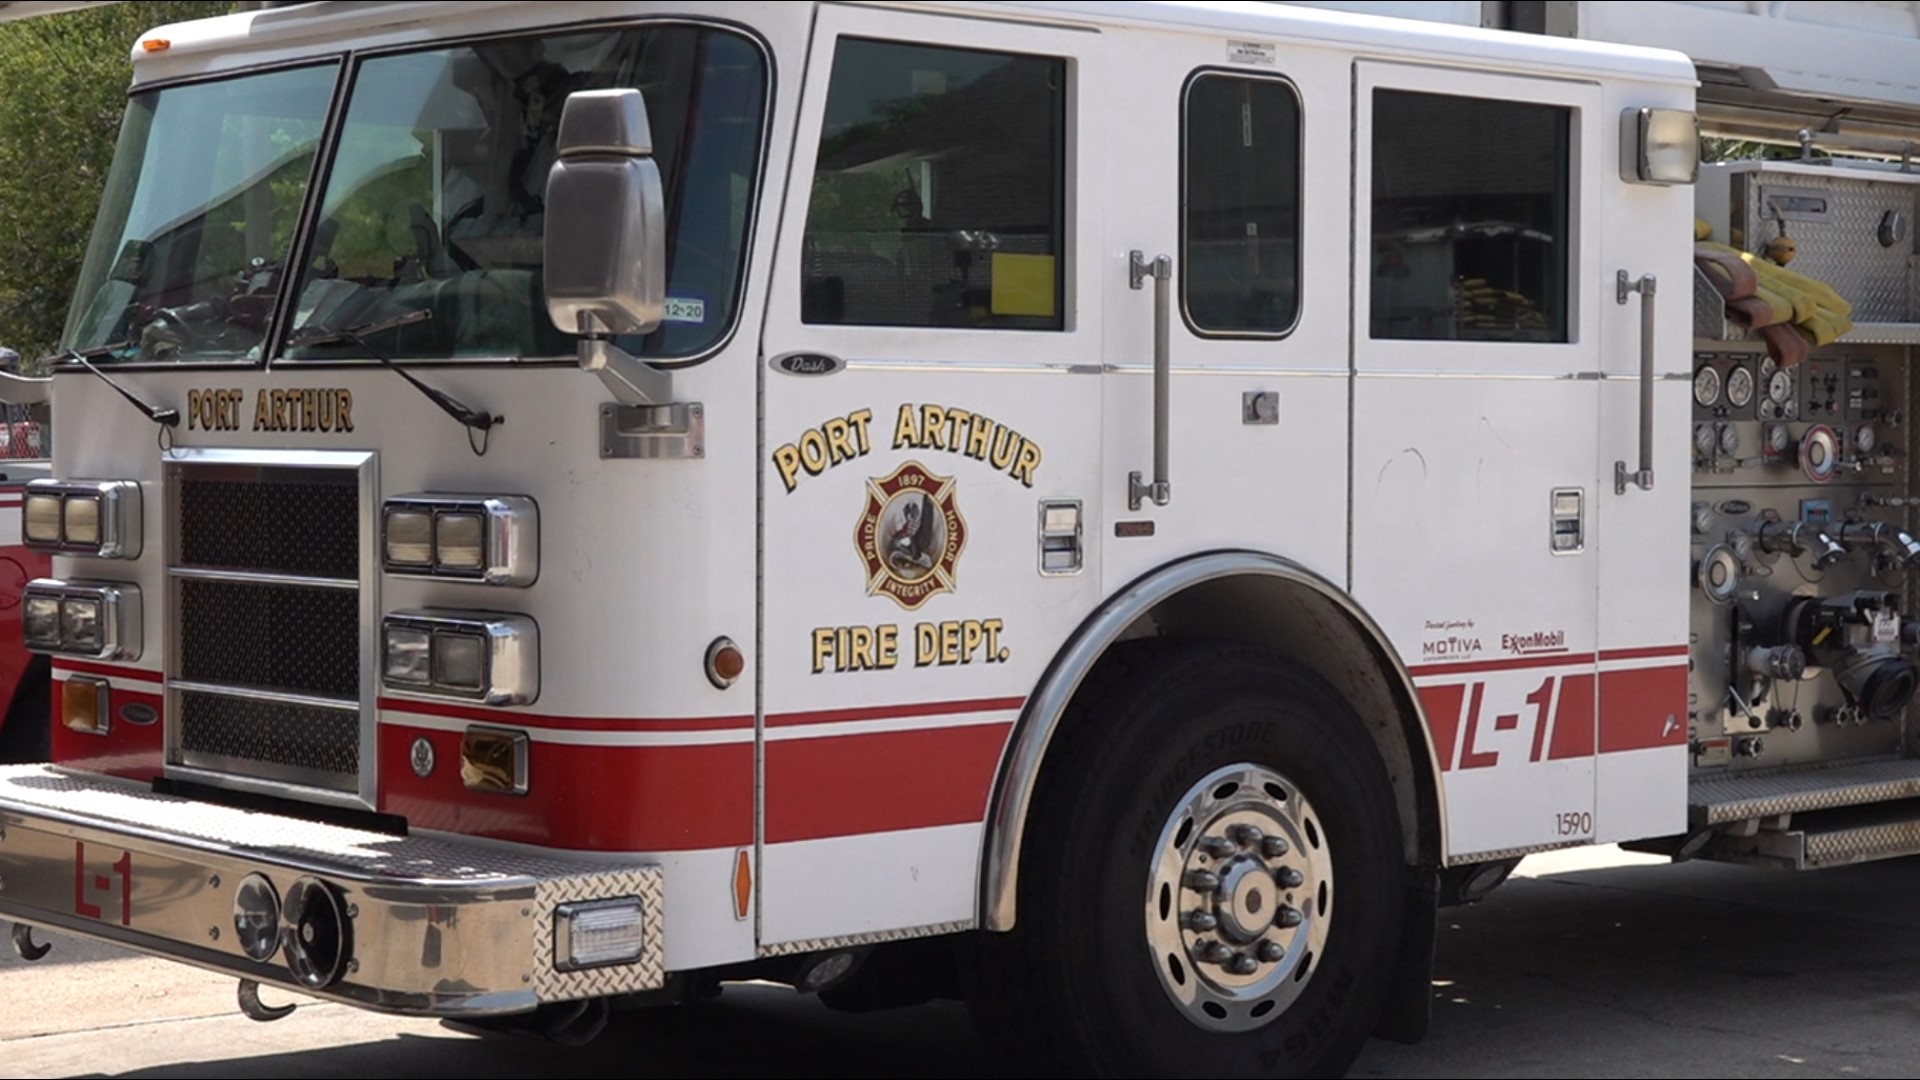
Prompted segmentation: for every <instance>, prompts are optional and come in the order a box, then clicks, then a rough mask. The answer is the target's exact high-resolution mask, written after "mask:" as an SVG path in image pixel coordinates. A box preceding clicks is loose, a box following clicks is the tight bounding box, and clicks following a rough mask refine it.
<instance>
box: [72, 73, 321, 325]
mask: <svg viewBox="0 0 1920 1080" xmlns="http://www.w3.org/2000/svg"><path fill="white" fill-rule="evenodd" d="M335 75H336V67H335V66H334V65H332V64H327V65H321V66H316V67H308V68H301V69H298V70H294V71H282V72H275V73H271V74H265V75H253V76H248V77H245V78H239V79H230V80H227V81H224V82H217V83H205V84H200V85H196V86H181V87H176V88H174V89H169V90H159V91H151V92H147V93H142V94H138V95H135V97H134V98H133V100H132V101H131V103H130V104H129V106H128V109H127V116H126V120H125V122H124V123H123V124H122V126H121V130H120V145H119V149H118V151H117V152H116V154H115V157H114V167H113V173H112V175H111V176H110V177H109V178H108V181H107V190H106V193H105V195H104V197H103V199H102V202H101V206H100V216H99V218H98V220H97V222H96V223H95V225H94V232H93V240H92V243H91V244H90V245H89V247H88V249H87V259H86V264H85V266H84V267H83V268H82V270H81V275H80V284H79V288H78V290H77V291H76V293H75V304H74V309H73V311H72V313H71V314H70V316H69V318H68V323H67V333H66V340H67V344H68V346H69V347H71V348H74V349H77V350H80V351H82V352H89V351H96V350H97V351H99V352H100V353H101V355H99V356H98V357H97V359H98V360H99V361H100V362H102V363H104V362H107V361H109V360H141V361H156V360H158V361H166V360H237V359H257V358H258V357H259V356H260V354H261V346H262V342H263V338H264V336H265V334H266V330H267V323H268V320H269V318H270V317H271V315H272V312H273V306H274V302H275V299H276V298H277V297H278V295H279V292H280V286H281V279H282V276H283V274H284V272H285V267H286V262H287V257H288V249H289V248H290V246H291V245H292V242H293V234H294V230H295V228H296V226H297V224H298V220H299V215H300V207H301V205H302V203H303V202H304V201H305V198H306V191H307V184H308V178H309V176H310V175H311V173H312V170H313V155H314V151H315V149H316V147H317V146H318V144H319V139H320V133H321V127H322V124H323V123H324V121H325V117H326V111H327V105H328V100H329V98H330V96H331V94H332V90H333V85H334V79H335Z"/></svg>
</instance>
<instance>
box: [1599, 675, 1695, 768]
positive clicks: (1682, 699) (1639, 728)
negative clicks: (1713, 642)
mask: <svg viewBox="0 0 1920 1080" xmlns="http://www.w3.org/2000/svg"><path fill="white" fill-rule="evenodd" d="M1686 744H1687V668H1686V665H1684V664H1675V665H1673V666H1671V667H1658V668H1637V669H1635V670H1632V671H1603V672H1601V673H1600V752H1601V753H1603V754H1616V753H1620V752H1622V751H1626V750H1649V749H1652V748H1654V747H1657V746H1685V745H1686Z"/></svg>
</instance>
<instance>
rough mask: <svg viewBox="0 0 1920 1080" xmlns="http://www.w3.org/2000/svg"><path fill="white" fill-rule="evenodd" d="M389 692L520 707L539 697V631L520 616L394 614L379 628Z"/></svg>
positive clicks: (437, 612) (433, 612)
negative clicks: (397, 691)
mask: <svg viewBox="0 0 1920 1080" xmlns="http://www.w3.org/2000/svg"><path fill="white" fill-rule="evenodd" d="M381 642H382V649H381V653H382V655H381V664H380V671H381V680H382V682H383V683H384V684H385V685H386V687H387V688H388V689H389V690H402V691H407V692H410V693H415V694H427V695H431V696H433V697H449V698H460V699H463V700H466V701H478V702H481V703H483V704H487V705H526V704H528V703H530V702H532V701H533V700H534V699H536V698H538V697H539V696H540V630H539V627H537V626H536V625H534V621H533V620H532V619H530V618H528V617H527V616H525V615H510V614H502V613H498V612H483V611H443V610H430V611H397V612H395V613H393V614H392V615H389V616H387V617H386V621H385V624H384V625H383V626H382V628H381Z"/></svg>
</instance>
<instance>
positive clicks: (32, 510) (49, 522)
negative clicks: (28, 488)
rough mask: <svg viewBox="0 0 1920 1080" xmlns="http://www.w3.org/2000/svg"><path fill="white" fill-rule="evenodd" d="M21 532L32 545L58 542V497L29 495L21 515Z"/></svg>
mask: <svg viewBox="0 0 1920 1080" xmlns="http://www.w3.org/2000/svg"><path fill="white" fill-rule="evenodd" d="M22 519H23V525H24V528H23V530H22V531H23V532H24V533H25V534H26V538H27V542H28V543H32V544H57V543H59V542H60V496H58V495H29V496H27V499H26V506H25V508H24V513H23V515H22Z"/></svg>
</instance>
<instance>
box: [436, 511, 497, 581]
mask: <svg viewBox="0 0 1920 1080" xmlns="http://www.w3.org/2000/svg"><path fill="white" fill-rule="evenodd" d="M438 522H439V525H438V527H439V535H438V538H437V539H438V545H439V553H440V567H441V569H444V570H472V571H476V572H477V571H478V570H479V569H480V568H481V566H482V565H483V560H484V559H485V558H486V550H485V548H486V521H485V519H484V518H482V517H481V516H480V515H478V514H441V515H440V517H439V519H438Z"/></svg>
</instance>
